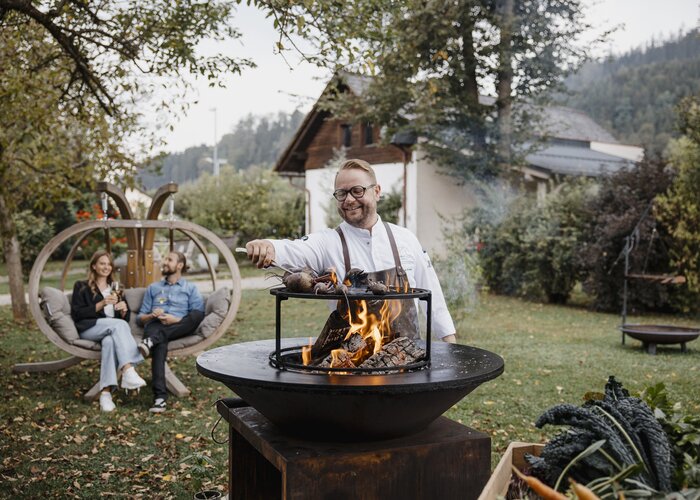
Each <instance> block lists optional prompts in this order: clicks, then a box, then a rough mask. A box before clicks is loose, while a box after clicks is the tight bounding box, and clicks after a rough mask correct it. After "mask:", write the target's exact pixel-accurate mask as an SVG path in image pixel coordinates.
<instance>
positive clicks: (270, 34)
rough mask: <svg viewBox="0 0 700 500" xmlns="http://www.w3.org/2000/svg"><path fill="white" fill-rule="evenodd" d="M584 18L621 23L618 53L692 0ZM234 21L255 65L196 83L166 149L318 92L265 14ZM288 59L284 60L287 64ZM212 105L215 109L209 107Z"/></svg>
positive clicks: (679, 21) (598, 10)
mask: <svg viewBox="0 0 700 500" xmlns="http://www.w3.org/2000/svg"><path fill="white" fill-rule="evenodd" d="M584 3H587V4H589V5H590V7H588V18H589V20H590V21H591V22H593V24H594V25H595V26H598V27H601V28H602V27H605V26H607V27H612V26H615V25H618V24H621V25H623V26H622V28H620V29H619V30H618V31H617V32H616V33H615V34H613V36H612V37H611V41H610V43H609V45H608V47H607V52H612V53H622V52H625V51H627V50H629V49H631V48H634V47H638V46H640V45H643V44H644V43H646V42H647V41H649V40H651V39H652V38H655V39H660V38H667V37H668V36H669V35H671V34H676V33H677V32H678V31H679V30H681V29H682V30H683V31H687V30H689V29H691V28H693V27H695V26H697V25H698V22H699V20H700V2H698V0H600V1H593V0H588V1H587V0H584ZM236 25H237V26H238V27H239V29H240V30H241V31H242V33H243V37H242V39H240V40H237V41H235V42H230V43H229V44H228V45H226V46H225V49H226V51H227V52H231V53H234V54H236V55H238V56H240V57H247V58H250V59H253V60H254V61H255V62H256V64H257V67H256V68H253V69H249V70H245V71H244V72H243V74H242V75H235V76H231V77H227V78H226V79H225V83H226V87H227V88H226V89H211V88H208V87H207V85H206V83H202V84H198V85H197V86H196V89H195V92H194V95H192V96H191V100H192V101H196V103H195V104H192V105H191V106H190V108H189V111H188V112H187V115H186V116H182V117H180V119H179V120H178V121H176V122H173V123H172V125H173V128H174V129H173V131H172V132H169V133H167V134H166V135H165V140H166V142H167V146H166V150H167V151H171V152H177V151H183V150H184V149H186V148H188V147H190V146H195V145H200V144H207V145H212V144H213V142H214V123H215V119H214V117H215V116H216V125H217V130H216V132H217V137H218V138H221V135H223V134H224V133H227V132H229V131H231V129H232V127H233V125H234V124H235V123H236V122H238V121H239V120H240V119H241V118H243V117H244V116H245V115H247V114H248V113H253V114H257V115H260V114H269V113H276V112H277V111H286V112H291V111H293V110H294V109H296V108H300V109H301V110H302V111H303V112H307V111H308V110H309V109H310V108H311V106H312V105H313V103H314V101H315V100H316V98H318V96H319V95H320V93H321V91H322V90H323V87H324V86H325V84H326V82H327V80H328V78H329V76H330V75H329V74H328V73H327V72H324V71H321V70H319V69H317V68H316V67H314V66H312V65H310V64H308V63H304V62H301V61H300V60H299V58H298V57H295V56H294V55H293V54H290V55H288V56H287V62H285V61H284V59H283V58H282V57H281V56H280V55H278V54H274V50H273V49H274V43H275V41H276V40H277V39H278V37H277V35H276V33H275V31H274V29H273V27H272V22H271V21H270V20H269V19H265V17H264V16H263V15H261V14H260V12H258V11H257V10H255V9H254V8H252V7H247V6H245V5H242V6H240V7H239V10H238V14H237V15H236ZM288 63H290V64H288ZM214 108H215V109H216V113H214V111H212V109H214Z"/></svg>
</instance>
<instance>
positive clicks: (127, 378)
mask: <svg viewBox="0 0 700 500" xmlns="http://www.w3.org/2000/svg"><path fill="white" fill-rule="evenodd" d="M145 385H146V381H145V380H144V379H142V378H141V377H139V374H138V373H136V370H135V369H134V367H133V366H131V367H129V368H127V369H126V370H124V373H122V389H140V388H141V387H144V386H145Z"/></svg>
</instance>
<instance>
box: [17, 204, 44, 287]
mask: <svg viewBox="0 0 700 500" xmlns="http://www.w3.org/2000/svg"><path fill="white" fill-rule="evenodd" d="M13 218H14V221H15V225H16V227H17V239H18V240H19V244H20V248H21V249H22V256H21V261H22V272H23V273H24V274H25V276H27V275H29V273H30V271H31V270H32V266H33V265H34V260H36V258H37V256H38V255H39V252H41V250H42V248H44V246H45V245H46V244H47V243H48V242H49V240H50V239H51V238H52V237H53V234H54V230H53V225H52V224H51V223H49V222H46V219H44V218H43V217H38V216H36V215H34V214H33V213H32V212H31V211H29V210H23V211H21V212H19V213H17V214H15V215H14V217H13Z"/></svg>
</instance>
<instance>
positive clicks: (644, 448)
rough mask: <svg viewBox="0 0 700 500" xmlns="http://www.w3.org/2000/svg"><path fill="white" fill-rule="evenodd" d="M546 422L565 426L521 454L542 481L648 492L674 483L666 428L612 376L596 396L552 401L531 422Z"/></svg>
mask: <svg viewBox="0 0 700 500" xmlns="http://www.w3.org/2000/svg"><path fill="white" fill-rule="evenodd" d="M547 424H551V425H568V426H569V429H568V430H567V431H565V432H563V433H561V434H559V435H557V436H555V437H554V438H553V439H552V440H551V441H550V442H549V443H547V444H546V445H545V447H544V449H543V450H542V453H541V455H540V456H539V457H534V456H531V455H527V456H526V459H527V460H528V462H529V463H530V465H531V467H532V468H531V473H532V474H533V475H534V476H536V477H538V478H540V479H541V480H543V481H544V482H546V483H547V484H549V485H552V486H555V487H557V488H559V487H560V486H562V487H564V488H565V485H567V484H568V481H567V482H565V481H564V479H566V478H570V479H573V480H575V481H577V482H579V483H583V484H589V485H590V484H591V483H592V484H595V489H594V491H596V493H598V494H601V493H602V492H603V491H605V490H606V489H609V488H612V487H614V488H623V487H624V488H631V489H628V490H626V491H628V492H629V493H632V492H633V491H644V492H646V494H647V495H648V494H650V493H656V492H659V491H662V492H669V491H671V490H672V489H673V485H672V482H671V476H672V472H673V466H674V458H673V454H672V449H671V444H670V443H669V439H668V437H667V435H666V433H665V432H664V430H663V428H662V426H661V424H660V423H659V421H657V419H656V418H655V417H654V413H653V411H652V410H651V409H650V408H649V406H648V405H647V404H646V403H645V402H644V401H643V400H641V399H639V398H635V397H631V396H630V395H629V393H628V392H627V391H626V390H625V389H624V388H623V387H622V385H621V384H620V383H618V382H617V381H616V380H615V378H614V377H610V378H609V379H608V383H607V384H606V386H605V394H603V395H600V397H598V398H591V399H589V400H588V401H587V402H586V403H585V404H584V405H583V406H575V405H572V404H561V405H557V406H554V407H552V408H550V409H549V410H547V411H546V412H544V413H543V414H542V415H541V416H540V418H539V419H537V422H535V425H536V426H537V427H543V426H545V425H547ZM606 478H607V480H606ZM620 484H624V486H619V485H620ZM560 489H561V488H560ZM627 496H634V495H633V494H632V495H627Z"/></svg>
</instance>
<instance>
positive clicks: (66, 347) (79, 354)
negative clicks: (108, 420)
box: [13, 182, 241, 400]
mask: <svg viewBox="0 0 700 500" xmlns="http://www.w3.org/2000/svg"><path fill="white" fill-rule="evenodd" d="M97 192H98V193H100V197H101V204H102V212H103V214H104V218H103V219H101V220H90V221H84V222H78V223H76V224H74V225H73V226H71V227H69V228H67V229H65V230H63V231H61V232H60V233H58V234H57V235H56V236H54V237H53V238H52V239H51V240H50V241H49V242H48V243H47V244H46V246H44V248H43V249H42V250H41V252H40V253H39V255H38V257H37V258H36V260H35V262H34V265H33V267H32V270H31V273H30V275H29V287H28V288H29V290H28V293H29V298H30V299H29V308H30V311H31V314H32V316H33V317H34V320H35V321H36V323H37V325H38V326H39V329H40V330H41V332H42V333H43V334H44V335H45V336H46V337H47V338H48V339H49V340H50V341H51V342H52V343H54V344H55V345H56V346H58V347H59V348H60V349H62V350H63V351H65V352H67V353H68V354H70V355H71V356H70V357H68V358H65V359H61V360H56V361H46V362H34V363H20V364H16V365H14V367H13V371H14V372H53V371H58V370H62V369H64V368H68V367H70V366H73V365H76V364H78V363H80V362H82V361H84V360H87V359H94V360H98V359H100V344H99V343H97V342H92V341H88V340H84V339H73V340H70V339H66V335H62V334H59V333H58V332H57V329H56V328H54V326H52V324H51V323H52V322H53V324H54V325H56V322H55V321H53V320H55V319H57V318H63V321H64V322H67V323H68V324H69V325H72V320H70V306H69V305H68V304H69V303H70V301H69V300H68V297H67V296H66V294H65V293H64V290H65V285H66V278H67V276H68V273H69V271H70V266H71V263H72V261H73V258H74V257H75V255H76V253H77V251H78V250H79V249H80V246H81V243H82V242H83V241H85V240H86V239H87V238H89V237H90V236H92V235H93V234H94V233H97V232H99V231H102V232H103V233H104V248H105V249H106V250H107V251H109V252H111V246H112V233H113V231H114V230H115V229H119V230H123V231H124V233H125V234H126V243H127V250H126V257H127V261H126V266H125V268H121V269H120V270H119V271H120V278H119V280H120V281H121V282H122V284H123V288H124V295H125V299H126V301H127V303H128V304H129V308H130V310H131V311H132V320H131V321H130V323H131V325H132V333H133V334H134V336H135V337H136V339H137V341H139V340H140V337H141V335H142V329H141V328H140V325H139V326H134V325H135V316H136V314H135V313H136V312H137V311H138V308H139V307H140V304H141V299H142V297H143V292H144V291H145V287H147V286H148V285H149V284H151V283H153V282H154V281H156V279H157V278H159V277H160V275H159V274H156V273H155V262H154V243H155V237H156V231H157V230H166V231H167V232H168V240H169V250H170V251H172V250H174V244H175V243H174V242H175V234H177V233H180V234H182V235H184V236H185V237H187V239H188V240H189V241H191V242H192V243H193V244H194V246H196V247H197V249H198V250H199V251H200V252H201V253H202V256H203V258H204V260H205V262H206V266H207V268H208V274H209V279H210V280H211V285H212V289H213V292H212V293H211V294H209V295H208V297H207V296H205V301H206V310H205V318H204V320H203V321H202V325H200V328H199V329H198V330H197V332H195V335H190V336H187V337H184V338H183V339H178V340H176V341H173V342H170V343H169V347H168V349H169V350H168V357H169V358H172V357H184V356H189V355H192V354H197V353H199V352H201V351H203V350H205V349H206V348H207V347H209V346H210V345H212V344H213V343H214V342H216V341H217V340H218V339H219V338H220V337H221V336H222V335H223V334H224V333H225V332H226V330H227V329H228V327H229V326H230V325H231V323H232V322H233V320H234V318H235V317H236V312H237V311H238V307H239V305H240V301H241V276H240V272H239V270H238V265H237V264H236V260H235V259H234V257H233V255H232V254H231V251H230V250H229V248H228V247H227V246H226V244H225V243H224V242H223V241H222V240H221V239H220V238H219V237H218V236H216V234H214V233H213V232H211V231H209V230H208V229H205V228H203V227H201V226H199V225H197V224H194V223H192V222H185V221H179V220H175V219H174V217H173V210H174V197H173V196H174V194H175V193H176V192H177V184H174V183H170V184H166V185H164V186H162V187H161V188H160V189H158V191H157V192H156V194H155V196H154V198H153V201H152V203H151V206H150V207H149V209H148V214H147V216H146V219H145V220H139V219H134V218H133V214H132V211H131V208H130V206H129V203H128V202H127V199H126V196H125V194H124V192H123V191H122V190H121V189H119V188H118V187H117V186H115V185H113V184H110V183H107V182H101V183H98V185H97ZM108 197H109V198H111V199H112V200H113V202H114V203H115V205H116V207H117V209H118V210H119V213H120V215H121V217H122V218H121V219H108V218H107V212H108V207H109V202H108V199H107V198H108ZM166 201H168V205H169V207H168V216H167V217H166V218H165V219H163V220H158V215H159V214H160V211H161V208H162V207H163V205H164V204H165V202H166ZM76 237H77V238H76ZM72 238H76V240H75V242H74V243H73V245H72V247H71V249H70V251H69V253H68V256H67V258H66V260H65V263H64V265H63V272H62V274H61V280H60V285H59V286H60V291H59V290H56V289H50V288H48V287H45V288H42V289H41V290H40V282H41V277H42V274H43V272H44V268H45V266H46V263H47V262H48V260H49V258H50V257H51V255H52V254H53V252H55V251H56V250H57V249H58V248H59V247H60V246H61V245H63V244H64V243H66V242H68V241H70V240H71V239H72ZM203 240H204V241H207V242H208V243H209V245H211V246H213V247H214V248H216V250H217V251H218V253H219V254H220V255H221V256H222V257H223V260H224V262H225V264H226V266H227V267H228V270H229V271H230V275H231V281H230V282H231V286H230V288H228V287H223V286H220V283H221V282H220V281H219V280H217V278H216V269H215V266H214V265H212V262H211V259H210V257H209V254H208V252H207V247H206V246H205V244H204V243H203ZM116 267H117V266H115V268H116ZM70 285H71V286H72V283H71V284H70ZM49 292H53V296H54V297H56V296H59V299H60V300H62V303H61V305H59V306H58V308H62V309H63V310H62V311H56V310H51V308H50V307H49V301H48V300H47V298H46V296H47V294H48V293H49ZM215 295H216V304H213V303H214V302H215V301H214V300H213V298H214V296H215ZM54 307H56V306H54ZM66 308H68V310H67V311H66V310H65V309H66ZM205 324H206V325H207V327H206V332H207V333H206V334H202V331H204V329H203V325H205ZM73 326H74V325H72V326H71V327H73ZM200 330H201V331H200ZM76 332H77V330H76V331H75V332H74V333H75V335H76V336H77V333H76ZM165 374H166V385H167V387H168V390H169V391H170V392H172V393H173V394H175V395H176V396H179V397H182V396H186V395H187V394H189V392H190V391H189V389H188V388H187V387H186V386H185V385H184V384H183V383H182V382H181V381H180V380H179V379H178V378H177V376H176V375H175V374H174V373H173V371H172V370H171V369H170V368H169V366H168V365H167V363H166V366H165ZM99 391H100V388H99V382H98V383H96V384H95V385H94V386H93V387H92V388H91V389H90V390H89V391H88V392H87V393H85V395H84V398H85V399H86V400H93V399H95V398H96V397H97V396H98V394H99Z"/></svg>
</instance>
